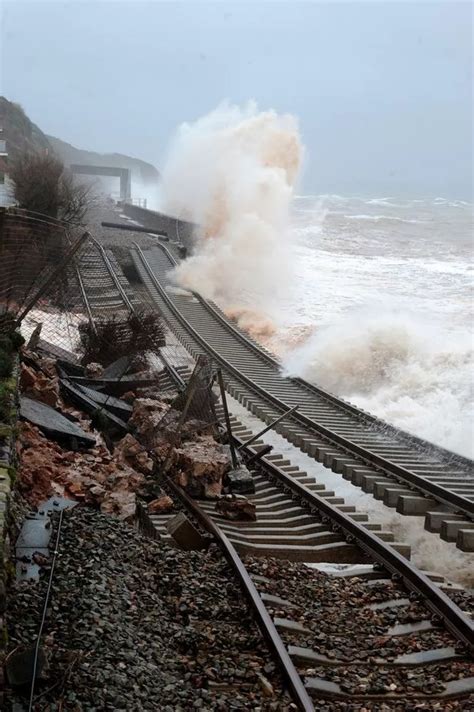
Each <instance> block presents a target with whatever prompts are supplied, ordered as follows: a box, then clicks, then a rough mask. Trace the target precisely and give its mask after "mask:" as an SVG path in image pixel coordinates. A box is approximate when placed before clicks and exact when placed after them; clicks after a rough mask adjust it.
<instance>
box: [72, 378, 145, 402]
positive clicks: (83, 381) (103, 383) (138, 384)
mask: <svg viewBox="0 0 474 712" xmlns="http://www.w3.org/2000/svg"><path fill="white" fill-rule="evenodd" d="M157 380H158V379H157V377H154V378H140V377H139V376H137V374H133V373H132V374H130V375H126V376H123V378H86V377H85V376H72V377H71V381H73V382H74V384H75V385H77V386H87V387H89V388H94V389H95V390H101V391H105V392H106V393H110V395H113V396H118V397H119V396H121V395H123V394H124V393H127V391H136V390H137V388H151V387H153V386H156V384H157Z"/></svg>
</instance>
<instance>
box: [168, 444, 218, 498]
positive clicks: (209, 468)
mask: <svg viewBox="0 0 474 712" xmlns="http://www.w3.org/2000/svg"><path fill="white" fill-rule="evenodd" d="M172 467H173V470H174V471H175V474H174V475H173V476H174V477H175V479H176V481H177V482H178V483H179V484H180V485H181V486H182V487H183V488H184V489H185V490H187V491H188V492H189V494H191V495H192V496H194V497H210V498H215V497H216V496H218V495H219V494H220V493H221V491H222V478H223V477H224V474H225V473H226V472H227V470H228V469H229V468H230V459H229V456H228V455H227V453H226V451H225V448H224V447H223V446H222V445H220V444H219V443H217V442H216V441H215V440H214V439H213V438H212V437H210V436H201V437H198V438H196V440H190V441H187V442H184V443H182V445H181V447H179V448H175V450H174V452H173V459H172Z"/></svg>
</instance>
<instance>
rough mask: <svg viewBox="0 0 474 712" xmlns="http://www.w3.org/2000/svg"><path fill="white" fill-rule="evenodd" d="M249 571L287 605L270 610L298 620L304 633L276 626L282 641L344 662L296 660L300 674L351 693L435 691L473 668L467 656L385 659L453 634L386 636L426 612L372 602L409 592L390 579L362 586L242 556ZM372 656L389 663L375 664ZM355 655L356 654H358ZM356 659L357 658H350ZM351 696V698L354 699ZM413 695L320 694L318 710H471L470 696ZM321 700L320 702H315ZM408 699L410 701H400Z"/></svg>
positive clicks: (447, 640)
mask: <svg viewBox="0 0 474 712" xmlns="http://www.w3.org/2000/svg"><path fill="white" fill-rule="evenodd" d="M246 565H247V567H248V569H249V571H250V572H251V573H254V574H258V575H260V576H261V575H263V576H265V578H266V579H267V581H260V580H257V581H256V585H257V587H258V589H259V590H260V592H261V593H262V592H265V593H268V594H272V595H274V596H279V597H280V598H283V599H285V600H287V601H290V602H291V604H292V605H291V606H286V605H285V606H283V605H277V604H272V605H269V606H268V608H269V610H271V612H272V615H273V616H274V617H276V616H278V617H281V618H288V619H290V620H292V621H295V622H298V623H301V624H302V625H303V626H304V627H305V628H306V629H307V630H308V631H309V632H308V634H295V633H290V632H286V631H283V630H282V631H281V635H282V638H283V639H284V640H285V642H286V643H287V644H292V645H298V646H302V647H308V648H311V649H313V650H314V651H315V652H317V653H320V654H323V655H326V656H327V657H328V658H331V659H335V660H339V661H342V662H343V663H344V664H343V665H335V666H332V667H331V666H328V665H322V666H316V667H311V668H305V667H304V666H302V667H299V669H300V671H301V673H302V674H303V675H307V676H309V677H311V676H314V677H321V678H324V679H326V680H330V681H332V682H336V683H338V684H340V685H341V687H342V689H343V691H344V692H346V693H347V694H349V695H350V696H351V697H352V696H355V695H384V694H387V693H388V694H390V693H396V694H403V692H405V691H406V692H408V693H410V694H436V693H439V692H442V691H443V690H444V684H443V683H445V682H448V681H451V680H456V679H458V678H464V677H470V676H473V675H474V667H473V665H472V663H471V662H469V661H468V660H466V659H464V658H461V659H458V660H456V661H452V662H447V663H445V664H437V665H430V666H424V667H421V666H420V667H408V666H405V667H401V666H400V667H399V666H397V667H394V666H390V662H391V661H393V659H394V658H395V657H396V656H397V655H400V654H403V653H412V652H413V653H414V652H419V651H423V650H429V649H431V648H443V647H455V645H456V641H455V640H454V639H453V637H452V635H451V634H450V633H449V632H447V631H446V630H444V629H443V628H433V629H432V630H427V631H423V632H422V633H412V634H408V635H399V636H390V635H387V631H388V629H389V628H390V627H391V626H394V625H397V624H406V623H414V622H416V621H418V620H426V619H428V620H429V619H430V613H429V611H428V610H427V609H426V608H425V607H424V606H422V604H420V603H417V602H410V603H409V604H408V605H406V606H401V607H400V608H395V609H378V610H371V609H370V608H368V606H369V605H370V604H374V603H381V602H384V601H388V600H392V599H399V598H406V597H407V592H406V590H404V589H403V588H402V587H401V586H400V585H398V584H397V583H395V582H392V581H390V582H388V583H385V584H380V585H375V586H366V585H365V583H364V581H363V580H362V579H357V578H352V579H344V578H336V577H331V576H328V575H327V574H325V573H322V572H319V571H317V570H315V569H312V568H309V567H307V566H304V564H298V563H288V562H282V561H279V560H266V561H265V562H261V561H260V562H258V561H252V560H250V559H249V560H246ZM375 658H378V659H380V658H382V659H384V660H386V662H387V664H376V663H375ZM359 661H360V662H359ZM354 663H355V664H354ZM353 704H354V706H353ZM417 704H418V706H417V705H416V704H415V703H414V702H413V703H411V706H410V703H408V702H407V703H395V702H390V701H389V700H387V702H383V703H380V702H369V701H366V702H365V703H364V704H361V703H357V704H356V703H355V702H354V703H352V702H351V703H345V702H341V703H331V706H329V707H328V706H327V701H324V700H318V706H317V709H318V710H320V709H321V710H322V709H331V710H332V709H341V710H359V709H360V710H362V709H363V710H371V711H372V710H374V711H375V710H377V711H378V710H387V712H388V710H390V711H391V710H394V711H395V710H396V711H397V712H398V710H408V709H410V710H411V709H413V710H415V709H422V710H471V709H474V697H471V699H468V700H460V701H457V702H456V701H452V702H451V701H447V700H444V701H440V702H435V701H432V702H426V701H419V702H418V703H417ZM319 705H323V706H321V707H320V706H319ZM405 705H408V706H405Z"/></svg>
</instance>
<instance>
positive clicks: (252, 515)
mask: <svg viewBox="0 0 474 712" xmlns="http://www.w3.org/2000/svg"><path fill="white" fill-rule="evenodd" d="M216 512H219V514H222V516H223V517H225V518H226V519H231V520H242V521H252V522H255V521H256V520H257V509H256V507H255V504H254V503H253V502H250V501H249V500H248V499H247V497H244V496H242V495H238V494H227V495H225V497H222V498H221V499H218V500H217V502H216Z"/></svg>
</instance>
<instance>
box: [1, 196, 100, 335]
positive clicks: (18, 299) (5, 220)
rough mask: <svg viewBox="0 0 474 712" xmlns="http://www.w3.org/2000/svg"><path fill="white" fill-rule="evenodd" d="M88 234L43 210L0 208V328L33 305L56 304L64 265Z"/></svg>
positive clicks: (19, 318)
mask: <svg viewBox="0 0 474 712" xmlns="http://www.w3.org/2000/svg"><path fill="white" fill-rule="evenodd" d="M87 237H88V234H87V233H86V232H84V231H82V234H79V235H74V236H73V235H71V234H70V232H69V230H68V229H67V227H66V226H65V225H64V224H62V223H60V222H59V221H55V220H54V219H51V218H48V217H47V216H44V215H40V214H37V213H31V212H28V211H25V210H20V209H18V208H8V209H0V333H1V332H3V331H5V330H8V329H9V328H11V324H12V323H17V324H18V323H20V322H21V321H22V320H23V319H24V318H25V317H26V316H27V314H29V313H30V312H31V310H32V309H33V308H34V307H41V306H43V307H45V308H47V309H51V308H55V309H60V308H61V307H60V304H61V294H62V293H63V292H64V290H65V289H66V288H67V275H68V270H67V265H68V264H69V263H70V262H71V260H72V258H73V256H74V254H76V253H77V252H78V250H79V249H80V248H81V246H82V245H83V244H84V243H85V241H86V240H87Z"/></svg>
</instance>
